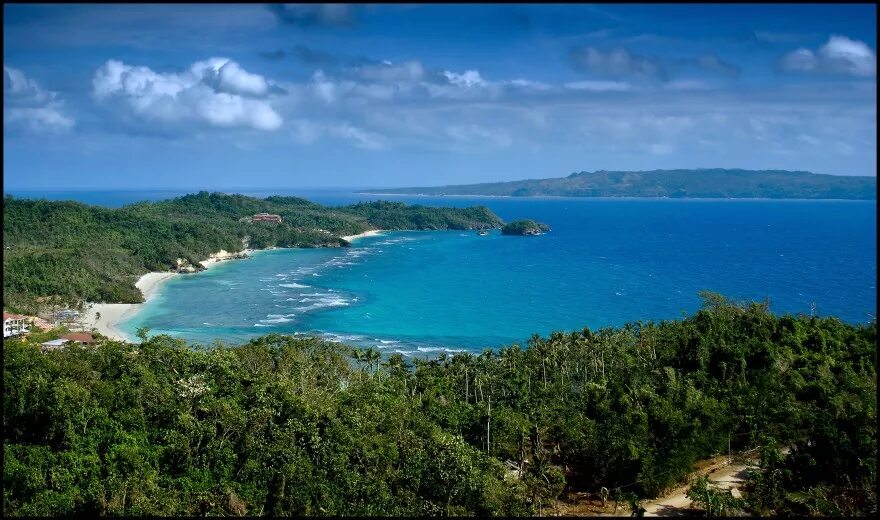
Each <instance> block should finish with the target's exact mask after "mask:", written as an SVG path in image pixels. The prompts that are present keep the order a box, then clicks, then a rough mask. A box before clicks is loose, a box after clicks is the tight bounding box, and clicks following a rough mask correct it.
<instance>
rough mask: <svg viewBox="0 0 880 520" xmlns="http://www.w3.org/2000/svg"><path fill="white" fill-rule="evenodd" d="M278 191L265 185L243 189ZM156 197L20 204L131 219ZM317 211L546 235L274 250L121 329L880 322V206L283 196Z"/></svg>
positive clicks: (341, 334)
mask: <svg viewBox="0 0 880 520" xmlns="http://www.w3.org/2000/svg"><path fill="white" fill-rule="evenodd" d="M237 191H239V192H241V193H245V194H249V195H255V196H267V195H269V194H270V193H279V192H277V191H276V192H270V191H266V190H237ZM182 193H184V192H181V191H172V190H167V191H153V192H51V193H50V192H39V194H36V192H13V195H15V196H21V197H26V196H27V197H35V196H36V197H46V198H56V199H66V198H67V199H75V200H81V201H84V202H88V203H91V204H102V205H106V206H119V205H122V204H126V203H130V202H135V201H137V200H144V199H152V200H156V199H160V198H168V197H171V196H177V195H180V194H182ZM280 194H297V195H300V196H304V197H306V198H309V199H310V200H313V201H315V202H318V203H322V204H329V205H338V204H348V203H351V202H355V201H359V200H377V199H387V200H397V201H403V202H408V203H417V204H425V205H432V206H433V205H443V206H469V205H475V204H482V205H485V206H488V207H489V208H491V209H492V210H493V211H495V212H496V213H497V214H498V215H499V216H501V218H503V219H505V220H507V221H509V220H514V219H519V218H533V219H536V220H540V221H542V222H545V223H547V224H548V225H549V226H550V227H551V231H550V232H549V233H547V234H545V235H541V236H537V237H513V236H503V235H501V234H500V232H498V231H493V232H492V233H491V234H490V235H489V236H479V235H477V234H476V233H475V232H471V231H464V232H463V231H424V232H393V233H392V232H389V233H383V234H381V235H379V236H373V237H366V238H362V239H360V240H358V241H356V242H355V243H354V246H353V247H351V248H344V249H299V250H272V251H262V252H258V253H257V254H255V255H254V256H253V257H252V258H250V259H247V260H238V261H229V262H224V263H221V264H220V265H218V266H216V267H213V268H212V269H210V270H208V271H205V272H203V273H197V274H193V275H186V276H180V277H175V278H174V279H172V280H170V281H169V282H168V283H166V284H165V285H163V286H162V288H161V289H160V290H159V292H158V294H157V296H156V297H155V298H154V299H153V300H151V301H150V302H149V303H148V304H147V305H146V306H145V308H144V309H143V310H142V311H141V312H139V313H138V314H136V315H134V317H132V318H131V319H130V320H129V321H127V322H125V323H123V324H122V326H121V328H122V329H123V330H124V331H125V332H126V333H128V334H130V335H132V336H133V335H134V332H135V330H136V329H137V328H138V327H142V326H146V327H149V328H150V330H151V334H163V333H164V334H170V335H172V336H175V337H180V338H184V339H186V340H188V341H192V342H197V343H203V344H212V343H214V341H215V340H220V341H222V342H224V343H239V342H242V341H245V340H246V339H247V338H250V337H254V336H258V335H263V334H267V333H270V332H279V333H286V334H309V335H311V334H314V335H319V336H322V337H326V338H329V339H337V340H340V341H345V342H347V343H350V344H358V345H361V346H365V347H370V346H371V347H377V348H379V349H380V350H381V351H383V352H385V353H392V352H400V353H403V354H405V355H407V356H413V355H420V354H425V353H435V352H439V351H459V350H468V351H481V350H483V349H485V348H498V347H500V346H503V345H509V344H514V343H520V344H524V342H525V341H527V339H528V338H529V337H530V336H531V335H532V334H535V333H538V334H542V335H547V334H549V333H551V332H553V331H557V330H560V331H571V330H580V329H583V328H584V327H590V328H591V329H594V330H595V329H598V328H601V327H606V326H620V325H623V324H624V323H626V322H634V321H637V320H642V321H648V320H654V321H659V320H667V319H676V318H680V317H682V316H683V315H686V314H689V313H692V312H693V311H695V310H697V309H698V308H699V306H700V298H699V296H698V292H700V291H703V290H708V291H713V292H717V293H721V294H723V295H725V296H727V297H728V298H731V299H736V300H743V299H752V300H764V299H765V298H769V301H770V306H771V310H773V311H774V312H776V313H793V314H797V313H803V314H810V313H811V312H815V313H817V314H819V315H822V316H835V317H838V318H840V319H841V320H844V321H847V322H852V323H865V322H868V321H870V320H871V319H872V318H873V316H874V314H875V312H876V296H877V289H876V280H877V255H876V250H877V247H876V246H877V244H876V211H877V205H876V202H875V201H830V200H828V201H805V200H693V199H691V200H686V199H675V200H670V199H572V198H481V197H455V198H434V197H413V196H387V195H383V196H376V195H358V194H353V193H346V192H334V191H328V190H322V191H305V190H299V191H293V192H291V191H281V192H280Z"/></svg>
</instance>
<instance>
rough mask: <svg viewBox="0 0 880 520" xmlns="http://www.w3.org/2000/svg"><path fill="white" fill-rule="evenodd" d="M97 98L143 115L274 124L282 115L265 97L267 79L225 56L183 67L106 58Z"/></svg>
mask: <svg viewBox="0 0 880 520" xmlns="http://www.w3.org/2000/svg"><path fill="white" fill-rule="evenodd" d="M92 86H93V94H94V96H95V98H96V99H97V100H98V101H102V102H110V101H118V102H120V103H121V106H122V107H123V108H126V109H128V110H130V111H131V112H132V113H133V114H135V115H136V116H138V117H141V118H143V119H146V120H151V121H158V122H165V123H173V122H196V123H202V124H207V125H209V126H215V127H244V128H254V129H257V130H276V129H278V128H279V127H280V126H281V124H282V122H283V120H282V118H281V116H280V115H279V114H278V113H277V112H276V111H275V110H274V109H273V108H272V106H271V105H270V104H269V101H268V100H267V99H266V98H265V96H266V95H267V94H268V92H269V90H270V85H269V82H268V81H267V80H266V79H265V78H264V77H263V76H260V75H259V74H253V73H250V72H247V71H246V70H244V69H243V68H242V67H241V66H240V65H239V64H238V63H236V62H234V61H232V60H229V59H227V58H210V59H208V60H204V61H199V62H196V63H194V64H193V65H192V66H191V67H190V69H189V70H188V71H186V72H183V73H160V72H155V71H153V70H152V69H150V68H148V67H143V66H132V65H126V64H125V63H123V62H121V61H117V60H108V61H107V62H106V63H105V64H104V65H103V66H102V67H101V68H99V69H98V70H97V71H96V72H95V76H94V78H93V79H92Z"/></svg>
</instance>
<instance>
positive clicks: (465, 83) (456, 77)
mask: <svg viewBox="0 0 880 520" xmlns="http://www.w3.org/2000/svg"><path fill="white" fill-rule="evenodd" d="M443 77H445V78H446V79H447V80H449V84H450V85H454V86H456V87H464V88H482V87H485V86H487V85H488V83H486V81H485V80H484V79H483V78H482V77H480V73H479V71H476V70H468V71H466V72H464V73H462V74H458V73H456V72H450V71H448V70H444V71H443Z"/></svg>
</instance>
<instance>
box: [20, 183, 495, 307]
mask: <svg viewBox="0 0 880 520" xmlns="http://www.w3.org/2000/svg"><path fill="white" fill-rule="evenodd" d="M262 212H266V213H273V214H279V215H281V217H282V219H283V220H282V222H281V223H274V222H251V221H250V220H249V217H251V216H253V215H254V214H256V213H262ZM501 224H502V222H501V220H500V219H499V218H498V217H497V216H496V215H495V214H494V213H492V212H491V211H490V210H489V209H488V208H486V207H484V206H477V207H472V208H462V209H459V208H429V207H425V206H418V205H406V204H402V203H393V202H384V201H377V202H363V203H359V204H354V205H350V206H343V207H325V206H320V205H318V204H314V203H312V202H309V201H308V200H305V199H301V198H297V197H281V196H273V197H268V198H265V199H258V198H253V197H246V196H243V195H227V194H223V193H208V192H200V193H197V194H191V195H186V196H183V197H178V198H176V199H171V200H165V201H160V202H141V203H137V204H131V205H128V206H125V207H122V208H116V209H111V208H102V207H98V206H88V205H85V204H81V203H78V202H73V201H61V202H58V201H48V200H31V199H15V198H13V197H12V196H7V197H6V198H5V199H4V201H3V246H4V250H5V251H4V252H5V254H4V255H3V294H4V296H3V303H4V308H6V309H8V310H12V311H14V312H22V313H25V314H35V313H36V312H37V310H38V307H39V305H38V302H39V301H40V300H41V299H45V298H48V297H60V299H61V300H62V301H64V302H67V303H74V302H76V301H78V300H79V301H82V300H87V301H91V302H107V303H139V302H141V301H143V297H142V295H141V293H140V291H139V290H138V289H137V288H136V287H135V285H134V283H135V281H136V280H137V278H138V277H139V276H140V275H142V274H145V273H147V272H150V271H167V270H170V269H175V268H177V266H178V264H177V260H178V259H181V260H182V261H183V262H184V263H186V264H189V265H193V266H198V265H200V261H201V260H203V259H205V258H207V257H208V256H209V255H210V254H212V253H215V252H217V251H220V250H221V249H222V250H226V251H229V252H237V251H241V250H242V249H244V248H245V247H251V248H254V249H263V248H267V247H343V246H347V245H348V242H346V241H345V240H344V239H342V238H341V237H342V236H346V235H354V234H358V233H362V232H364V231H367V230H369V229H387V230H403V229H407V230H433V229H486V228H492V227H500V226H501Z"/></svg>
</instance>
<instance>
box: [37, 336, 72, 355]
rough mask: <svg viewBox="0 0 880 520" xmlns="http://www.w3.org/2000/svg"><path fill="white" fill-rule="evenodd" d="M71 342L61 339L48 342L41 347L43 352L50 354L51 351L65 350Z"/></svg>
mask: <svg viewBox="0 0 880 520" xmlns="http://www.w3.org/2000/svg"><path fill="white" fill-rule="evenodd" d="M68 342H70V340H67V339H64V338H59V339H53V340H51V341H46V342H45V343H42V344H41V345H40V350H42V351H43V352H49V351H50V350H58V349H61V348H64V345H65V344H67V343H68Z"/></svg>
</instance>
